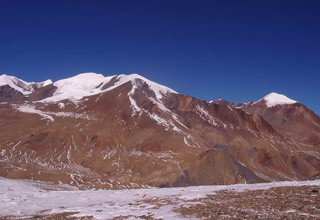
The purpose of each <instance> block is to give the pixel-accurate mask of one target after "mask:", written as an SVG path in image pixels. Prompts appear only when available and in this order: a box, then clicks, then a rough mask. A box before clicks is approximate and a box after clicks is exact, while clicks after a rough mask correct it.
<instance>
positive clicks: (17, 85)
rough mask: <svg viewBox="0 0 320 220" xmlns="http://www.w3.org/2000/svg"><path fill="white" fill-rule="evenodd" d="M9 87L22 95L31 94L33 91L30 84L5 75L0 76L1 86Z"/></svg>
mask: <svg viewBox="0 0 320 220" xmlns="http://www.w3.org/2000/svg"><path fill="white" fill-rule="evenodd" d="M4 85H8V86H10V87H11V88H13V89H15V90H17V91H19V92H21V93H22V94H30V93H31V92H32V91H33V89H32V86H31V85H30V83H28V82H25V81H23V80H21V79H18V78H17V77H14V76H8V75H6V74H3V75H1V76H0V86H4Z"/></svg>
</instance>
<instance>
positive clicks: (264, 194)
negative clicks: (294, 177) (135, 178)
mask: <svg viewBox="0 0 320 220" xmlns="http://www.w3.org/2000/svg"><path fill="white" fill-rule="evenodd" d="M185 218H187V219H188V218H192V219H195V218H196V219H197V218H199V219H200V218H201V219H320V180H312V181H300V182H296V181H286V182H274V183H261V184H236V185H227V186H196V187H180V188H149V189H133V190H78V189H77V188H75V187H70V186H67V185H53V184H49V183H46V182H35V181H24V180H10V179H5V178H1V179H0V219H185Z"/></svg>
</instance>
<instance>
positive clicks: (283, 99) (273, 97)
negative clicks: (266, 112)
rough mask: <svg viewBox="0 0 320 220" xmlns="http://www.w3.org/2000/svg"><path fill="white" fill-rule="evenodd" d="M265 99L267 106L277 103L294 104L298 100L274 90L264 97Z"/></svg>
mask: <svg viewBox="0 0 320 220" xmlns="http://www.w3.org/2000/svg"><path fill="white" fill-rule="evenodd" d="M263 100H265V101H266V105H267V107H268V108H269V107H273V106H276V105H285V104H294V103H297V101H295V100H292V99H289V98H288V97H287V96H285V95H281V94H278V93H275V92H272V93H270V94H268V95H266V96H265V97H263Z"/></svg>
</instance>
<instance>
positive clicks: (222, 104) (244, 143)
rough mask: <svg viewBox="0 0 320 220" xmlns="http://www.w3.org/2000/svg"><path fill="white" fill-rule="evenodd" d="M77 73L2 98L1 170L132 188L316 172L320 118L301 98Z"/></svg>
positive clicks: (319, 161)
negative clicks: (200, 92) (226, 97)
mask: <svg viewBox="0 0 320 220" xmlns="http://www.w3.org/2000/svg"><path fill="white" fill-rule="evenodd" d="M77 76H78V77H77ZM77 76H75V77H76V80H74V78H73V77H71V78H67V79H63V80H60V81H57V82H53V83H52V84H48V85H46V86H43V87H40V88H36V89H34V92H32V93H31V94H26V95H23V94H20V95H19V96H16V97H14V96H12V97H13V98H12V99H10V100H7V101H5V102H2V103H0V115H1V118H0V175H1V176H4V177H9V178H22V179H38V180H46V181H51V182H55V183H58V182H63V183H67V184H71V185H77V186H79V187H89V188H90V187H95V188H136V187H143V186H146V185H149V186H166V187H171V186H190V185H208V184H209V185H211V184H232V183H254V182H269V181H277V180H301V179H307V178H310V177H311V176H313V175H315V174H317V173H319V170H320V150H319V146H320V123H319V121H318V118H317V116H316V115H315V114H314V113H313V112H312V111H311V110H309V109H308V108H307V107H305V106H303V105H302V104H300V103H293V104H284V105H282V104H281V105H275V106H273V107H268V106H267V105H266V104H265V103H264V102H260V103H256V104H254V102H250V103H244V104H241V106H239V105H238V104H235V103H229V102H227V101H223V100H218V101H216V102H207V101H204V100H200V99H197V98H195V97H192V96H186V95H183V94H179V93H177V92H176V91H174V90H171V89H170V88H168V87H165V86H162V85H159V84H157V83H155V82H152V81H150V80H148V79H146V78H144V77H142V76H140V75H137V74H131V75H115V76H107V77H104V76H103V75H98V74H92V73H90V74H87V75H80V76H79V75H77ZM79 78H80V79H79ZM0 89H1V86H0ZM6 94H7V93H6ZM1 95H3V94H2V93H1V90H0V97H1ZM302 131H307V133H303V132H302Z"/></svg>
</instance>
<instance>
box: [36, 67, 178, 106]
mask: <svg viewBox="0 0 320 220" xmlns="http://www.w3.org/2000/svg"><path fill="white" fill-rule="evenodd" d="M139 80H140V81H139ZM141 81H142V82H143V83H146V84H147V85H148V86H149V89H150V90H152V91H153V92H154V93H155V95H156V97H157V98H158V99H161V98H162V95H163V94H166V93H167V92H171V93H176V92H175V91H174V90H172V89H170V88H168V87H166V86H163V85H160V84H158V83H155V82H152V81H150V80H148V79H146V78H144V77H143V76H141V75H139V74H136V73H134V74H129V75H125V74H120V75H112V76H104V75H102V74H98V73H92V72H89V73H81V74H78V75H76V76H73V77H70V78H66V79H62V80H59V81H57V82H55V83H53V85H54V86H55V87H57V89H56V91H55V92H54V94H53V96H51V97H49V98H46V99H44V100H42V101H45V102H56V101H61V100H65V99H70V100H80V99H82V98H83V97H86V96H92V95H96V94H99V93H103V92H107V91H110V90H112V89H114V88H116V87H118V86H120V85H123V84H125V83H127V82H131V84H132V86H133V87H135V88H136V87H137V88H138V87H139V86H140V83H141Z"/></svg>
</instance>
